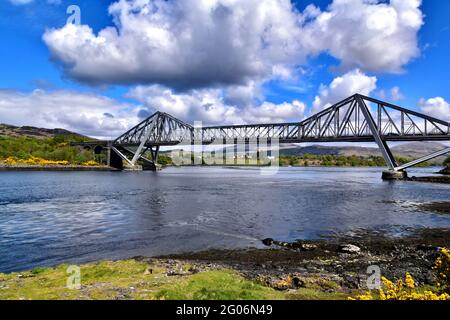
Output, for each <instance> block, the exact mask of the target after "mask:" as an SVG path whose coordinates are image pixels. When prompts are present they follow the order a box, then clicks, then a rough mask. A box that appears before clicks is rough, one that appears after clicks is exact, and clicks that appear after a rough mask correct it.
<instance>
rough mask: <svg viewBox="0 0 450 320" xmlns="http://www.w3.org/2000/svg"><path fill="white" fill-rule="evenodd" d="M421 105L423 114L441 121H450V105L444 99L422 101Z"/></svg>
mask: <svg viewBox="0 0 450 320" xmlns="http://www.w3.org/2000/svg"><path fill="white" fill-rule="evenodd" d="M419 105H420V107H421V109H422V112H423V113H425V114H427V115H430V116H433V117H436V118H438V119H441V120H445V121H450V104H449V103H448V102H447V101H445V99H444V98H442V97H436V98H431V99H428V100H425V99H421V100H420V102H419Z"/></svg>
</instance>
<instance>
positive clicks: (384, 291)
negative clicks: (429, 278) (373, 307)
mask: <svg viewBox="0 0 450 320" xmlns="http://www.w3.org/2000/svg"><path fill="white" fill-rule="evenodd" d="M433 271H434V277H435V279H436V283H437V288H417V287H416V283H415V281H414V278H413V277H412V276H411V274H409V273H407V274H406V276H405V280H404V281H403V280H402V279H399V280H397V282H392V281H391V280H389V279H387V278H385V277H382V279H381V280H382V283H383V286H382V288H381V289H380V290H378V291H369V292H366V293H365V294H363V295H359V296H357V297H356V298H355V299H356V300H450V251H449V250H448V249H446V248H443V249H441V252H440V255H439V257H438V258H437V259H436V262H435V264H434V266H433Z"/></svg>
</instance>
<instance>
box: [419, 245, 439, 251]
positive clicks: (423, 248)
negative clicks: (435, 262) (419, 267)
mask: <svg viewBox="0 0 450 320" xmlns="http://www.w3.org/2000/svg"><path fill="white" fill-rule="evenodd" d="M417 250H421V251H441V250H442V248H441V247H437V246H431V245H426V244H421V245H418V246H417Z"/></svg>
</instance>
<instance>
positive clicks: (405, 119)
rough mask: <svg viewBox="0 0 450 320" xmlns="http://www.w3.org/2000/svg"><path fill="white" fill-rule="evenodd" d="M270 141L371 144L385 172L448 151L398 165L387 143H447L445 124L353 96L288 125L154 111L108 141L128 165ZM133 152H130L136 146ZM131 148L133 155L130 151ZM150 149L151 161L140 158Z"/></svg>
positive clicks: (448, 129)
mask: <svg viewBox="0 0 450 320" xmlns="http://www.w3.org/2000/svg"><path fill="white" fill-rule="evenodd" d="M255 139H256V140H262V139H264V140H266V141H269V143H270V141H271V140H273V139H276V140H277V141H278V142H279V143H319V142H376V143H377V145H378V147H379V148H380V150H381V152H382V154H383V157H384V159H385V161H386V164H387V166H388V167H389V169H390V170H391V171H403V170H405V169H406V168H408V167H410V166H413V165H417V164H418V163H421V162H424V161H428V160H430V159H433V158H436V157H439V156H442V155H445V154H447V153H450V148H446V149H443V150H441V151H439V152H436V153H433V154H431V155H427V156H425V157H423V158H421V159H418V160H416V161H413V162H411V163H409V164H406V165H402V166H399V165H398V164H397V163H396V161H395V158H394V156H393V155H392V153H391V151H390V149H389V147H388V144H387V142H389V141H450V123H449V122H446V121H443V120H440V119H437V118H434V117H430V116H428V115H425V114H422V113H419V112H416V111H412V110H408V109H405V108H402V107H399V106H396V105H393V104H390V103H386V102H383V101H380V100H377V99H373V98H370V97H367V96H363V95H360V94H355V95H353V96H351V97H349V98H347V99H344V100H342V101H341V102H338V103H336V104H335V105H333V106H330V107H329V108H327V109H325V110H323V111H321V112H319V113H317V114H315V115H313V116H311V117H309V118H307V119H305V120H303V121H301V122H294V123H272V124H245V125H230V126H210V127H194V126H192V125H189V124H187V123H185V122H183V121H181V120H179V119H176V118H174V117H172V116H171V115H169V114H166V113H162V112H157V113H155V114H153V115H152V116H150V117H149V118H147V119H145V120H144V121H142V122H141V123H139V124H138V125H137V126H135V127H133V128H132V129H130V130H129V131H127V132H126V133H124V134H123V135H121V136H120V137H118V138H117V139H116V140H114V141H113V142H112V149H113V151H114V152H116V153H117V154H118V155H119V156H120V157H121V158H122V159H124V160H125V161H127V162H128V163H129V164H131V165H134V164H135V163H136V161H137V160H138V159H143V160H146V161H150V162H156V160H157V155H158V151H159V148H160V147H161V146H175V145H194V144H201V145H209V144H213V143H215V144H217V143H222V144H224V145H225V144H230V141H231V142H233V143H235V144H236V143H238V142H244V143H246V142H248V141H250V140H255ZM136 147H137V149H136V150H134V148H136ZM133 150H134V151H133ZM149 150H150V151H151V155H152V159H145V158H144V157H143V155H144V154H145V153H146V152H148V151H149Z"/></svg>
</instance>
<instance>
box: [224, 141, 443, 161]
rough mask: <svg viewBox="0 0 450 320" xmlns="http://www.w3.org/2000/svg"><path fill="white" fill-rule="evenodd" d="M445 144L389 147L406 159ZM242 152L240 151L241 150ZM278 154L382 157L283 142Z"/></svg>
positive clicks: (368, 152)
mask: <svg viewBox="0 0 450 320" xmlns="http://www.w3.org/2000/svg"><path fill="white" fill-rule="evenodd" d="M445 148H446V146H445V145H443V144H441V143H437V142H412V143H405V144H402V145H398V146H395V147H392V148H391V151H392V153H393V154H394V156H396V157H401V158H406V159H418V158H420V157H423V156H425V155H427V154H431V153H433V152H436V151H439V150H442V149H445ZM226 150H227V152H233V150H234V148H233V147H227V148H226ZM255 152H256V151H255V150H250V153H251V154H252V153H255ZM241 153H242V152H241ZM280 155H282V156H299V157H301V156H305V155H314V156H325V155H332V156H344V157H351V156H357V157H363V158H371V157H382V154H381V152H380V151H379V149H378V148H375V147H374V148H367V147H358V146H356V145H355V146H339V147H337V146H327V145H311V146H305V147H302V146H301V145H296V144H284V145H280ZM444 160H445V157H440V158H436V159H434V160H432V161H430V163H432V164H438V165H441V164H442V162H443V161H444Z"/></svg>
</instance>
